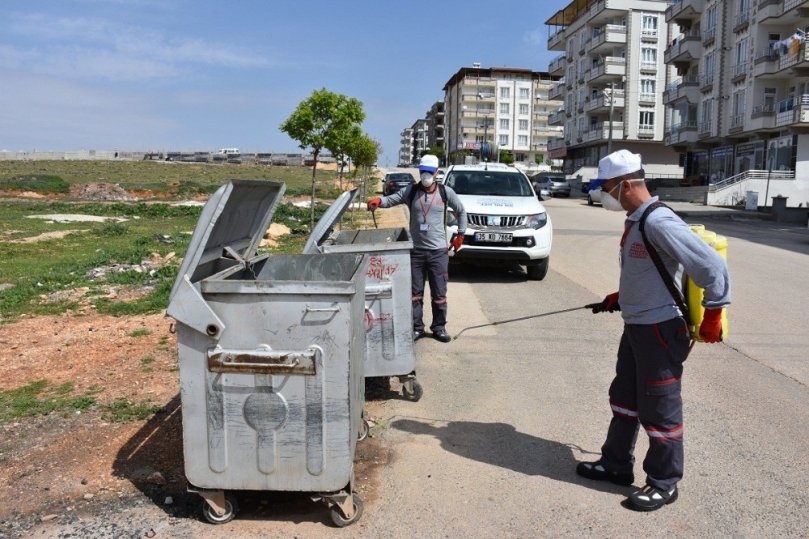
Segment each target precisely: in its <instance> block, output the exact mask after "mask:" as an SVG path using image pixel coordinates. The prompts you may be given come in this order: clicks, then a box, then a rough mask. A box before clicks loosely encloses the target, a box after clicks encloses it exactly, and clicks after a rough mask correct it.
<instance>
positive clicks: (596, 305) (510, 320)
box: [452, 302, 601, 340]
mask: <svg viewBox="0 0 809 539" xmlns="http://www.w3.org/2000/svg"><path fill="white" fill-rule="evenodd" d="M600 305H601V302H598V303H590V304H589V305H584V306H583V307H571V308H570V309H562V310H561V311H551V312H549V313H541V314H531V315H528V316H521V317H519V318H510V319H508V320H498V321H496V322H489V323H488V324H480V325H477V326H471V327H468V328H463V329H462V330H461V331H460V333H458V334H457V335H455V336H454V337H453V338H452V340H455V339H457V338H458V337H460V336H461V334H462V333H463V332H464V331H466V330H468V329H478V328H485V327H487V326H499V325H500V324H508V323H509V322H519V321H520V320H530V319H531V318H541V317H543V316H551V315H553V314H562V313H569V312H572V311H578V310H579V309H593V308H595V307H598V306H600Z"/></svg>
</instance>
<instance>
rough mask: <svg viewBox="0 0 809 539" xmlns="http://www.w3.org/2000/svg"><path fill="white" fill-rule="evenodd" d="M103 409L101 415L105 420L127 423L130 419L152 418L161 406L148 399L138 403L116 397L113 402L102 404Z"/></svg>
mask: <svg viewBox="0 0 809 539" xmlns="http://www.w3.org/2000/svg"><path fill="white" fill-rule="evenodd" d="M101 410H102V412H101V417H102V419H104V421H109V422H110V423H127V422H129V421H140V420H142V419H148V418H150V417H151V416H152V415H154V414H155V413H156V412H157V411H158V410H160V406H157V405H155V404H152V403H150V402H148V401H141V402H139V403H136V402H133V401H130V400H129V399H124V398H119V399H115V401H114V402H113V403H112V404H103V405H101Z"/></svg>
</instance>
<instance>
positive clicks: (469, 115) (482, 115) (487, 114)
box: [461, 109, 494, 118]
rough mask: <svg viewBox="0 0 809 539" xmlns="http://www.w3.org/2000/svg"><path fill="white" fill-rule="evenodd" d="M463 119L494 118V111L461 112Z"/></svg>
mask: <svg viewBox="0 0 809 539" xmlns="http://www.w3.org/2000/svg"><path fill="white" fill-rule="evenodd" d="M461 117H463V118H493V117H494V109H475V110H464V111H461Z"/></svg>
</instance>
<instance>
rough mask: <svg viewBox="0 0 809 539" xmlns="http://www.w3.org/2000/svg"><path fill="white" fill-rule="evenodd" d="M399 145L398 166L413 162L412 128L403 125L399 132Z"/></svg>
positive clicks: (405, 165) (408, 164)
mask: <svg viewBox="0 0 809 539" xmlns="http://www.w3.org/2000/svg"><path fill="white" fill-rule="evenodd" d="M401 137H402V138H401V139H400V143H401V146H400V147H399V166H400V167H407V166H410V164H411V163H413V128H411V127H405V128H404V130H402V132H401Z"/></svg>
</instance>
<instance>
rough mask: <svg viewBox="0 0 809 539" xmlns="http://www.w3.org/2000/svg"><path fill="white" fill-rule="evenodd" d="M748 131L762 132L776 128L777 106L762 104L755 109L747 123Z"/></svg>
mask: <svg viewBox="0 0 809 539" xmlns="http://www.w3.org/2000/svg"><path fill="white" fill-rule="evenodd" d="M745 127H746V131H761V130H764V129H773V128H775V104H774V103H762V104H760V105H756V106H755V107H753V113H752V114H751V115H750V120H749V121H748V122H747V125H746V126H745Z"/></svg>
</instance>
